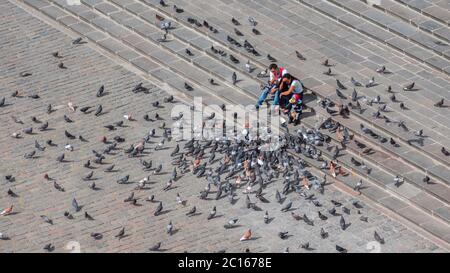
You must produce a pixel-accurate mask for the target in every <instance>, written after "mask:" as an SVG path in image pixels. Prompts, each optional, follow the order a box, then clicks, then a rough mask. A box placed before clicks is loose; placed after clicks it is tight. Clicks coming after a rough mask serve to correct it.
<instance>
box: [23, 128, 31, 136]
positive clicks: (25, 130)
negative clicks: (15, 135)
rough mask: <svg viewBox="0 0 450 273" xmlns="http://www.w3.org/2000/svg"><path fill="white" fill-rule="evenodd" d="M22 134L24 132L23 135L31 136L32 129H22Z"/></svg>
mask: <svg viewBox="0 0 450 273" xmlns="http://www.w3.org/2000/svg"><path fill="white" fill-rule="evenodd" d="M23 132H24V133H25V134H28V135H31V134H32V133H33V128H32V127H30V128H25V129H23Z"/></svg>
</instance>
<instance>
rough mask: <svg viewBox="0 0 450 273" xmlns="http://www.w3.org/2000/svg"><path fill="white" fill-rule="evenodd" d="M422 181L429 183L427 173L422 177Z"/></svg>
mask: <svg viewBox="0 0 450 273" xmlns="http://www.w3.org/2000/svg"><path fill="white" fill-rule="evenodd" d="M422 182H424V183H427V184H429V183H430V177H429V176H428V175H425V177H424V178H423V179H422Z"/></svg>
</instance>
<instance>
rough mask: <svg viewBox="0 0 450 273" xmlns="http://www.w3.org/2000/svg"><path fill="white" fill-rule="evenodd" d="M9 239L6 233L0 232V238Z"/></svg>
mask: <svg viewBox="0 0 450 273" xmlns="http://www.w3.org/2000/svg"><path fill="white" fill-rule="evenodd" d="M9 239H10V238H9V237H8V236H7V235H6V234H4V233H1V232H0V240H9Z"/></svg>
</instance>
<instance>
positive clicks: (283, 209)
mask: <svg viewBox="0 0 450 273" xmlns="http://www.w3.org/2000/svg"><path fill="white" fill-rule="evenodd" d="M291 207H292V202H289V203H288V204H286V205H285V206H284V207H282V208H281V211H282V212H286V211H288V210H289V209H290V208H291Z"/></svg>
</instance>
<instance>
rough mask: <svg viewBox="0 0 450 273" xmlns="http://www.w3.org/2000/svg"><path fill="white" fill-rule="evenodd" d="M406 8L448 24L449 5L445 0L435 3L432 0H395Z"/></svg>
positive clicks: (449, 16)
mask: <svg viewBox="0 0 450 273" xmlns="http://www.w3.org/2000/svg"><path fill="white" fill-rule="evenodd" d="M395 1H396V2H397V3H400V4H402V5H404V6H407V7H408V8H410V9H412V10H414V11H416V12H419V13H421V14H423V15H425V16H428V17H430V18H432V19H434V20H438V21H440V22H441V23H443V24H447V25H448V26H450V7H449V3H448V2H447V1H441V2H438V3H435V2H433V1H412V0H395Z"/></svg>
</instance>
